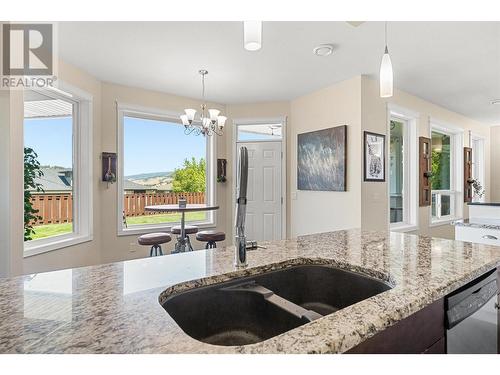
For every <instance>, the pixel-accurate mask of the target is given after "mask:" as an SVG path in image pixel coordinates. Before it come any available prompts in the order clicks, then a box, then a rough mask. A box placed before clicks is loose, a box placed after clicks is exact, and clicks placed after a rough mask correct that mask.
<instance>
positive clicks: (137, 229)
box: [117, 221, 216, 237]
mask: <svg viewBox="0 0 500 375" xmlns="http://www.w3.org/2000/svg"><path fill="white" fill-rule="evenodd" d="M176 225H181V223H168V225H162V224H159V225H137V226H135V225H134V226H132V227H129V228H121V229H119V230H118V234H117V235H118V237H122V236H135V235H140V234H146V233H152V232H156V231H159V232H170V231H171V230H172V227H173V226H176ZM186 225H196V226H197V227H198V228H202V229H214V228H215V227H216V224H215V223H214V222H207V221H204V222H196V221H190V222H187V223H186Z"/></svg>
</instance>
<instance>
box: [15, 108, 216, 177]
mask: <svg viewBox="0 0 500 375" xmlns="http://www.w3.org/2000/svg"><path fill="white" fill-rule="evenodd" d="M205 142H206V139H205V137H203V136H202V135H199V136H196V135H194V134H191V135H185V134H184V127H183V126H181V125H178V124H172V123H167V122H163V121H153V120H143V119H137V118H133V117H125V119H124V147H125V150H124V151H125V152H124V174H125V176H129V175H135V174H142V173H151V172H171V171H173V170H174V169H175V168H179V167H181V166H182V164H183V162H184V159H186V158H191V157H193V156H194V157H195V158H196V159H197V160H199V159H200V158H204V157H205ZM24 144H25V146H27V147H31V148H33V149H34V150H35V152H36V153H37V154H38V161H39V162H40V164H41V165H58V166H61V167H65V168H71V164H72V163H71V160H72V152H71V150H72V125H71V118H69V117H68V118H56V119H51V118H45V119H25V120H24ZM103 151H110V150H103Z"/></svg>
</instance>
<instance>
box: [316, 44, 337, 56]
mask: <svg viewBox="0 0 500 375" xmlns="http://www.w3.org/2000/svg"><path fill="white" fill-rule="evenodd" d="M313 53H314V54H315V55H316V56H328V55H331V54H332V53H333V45H331V44H320V45H319V46H317V47H315V48H314V49H313Z"/></svg>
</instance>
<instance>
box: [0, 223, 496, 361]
mask: <svg viewBox="0 0 500 375" xmlns="http://www.w3.org/2000/svg"><path fill="white" fill-rule="evenodd" d="M262 244H263V245H265V246H266V249H258V250H254V251H249V252H248V254H247V255H248V267H247V268H246V269H236V268H235V266H234V248H233V247H231V246H230V247H227V248H219V249H211V250H200V251H195V252H192V253H183V254H175V255H168V256H163V257H154V258H147V259H138V260H132V261H126V262H117V263H111V264H105V265H98V266H92V267H84V268H75V269H71V270H61V271H55V272H49V273H44V274H37V275H28V276H22V277H14V278H9V279H2V280H0V353H342V352H347V351H349V350H351V349H353V348H355V347H357V346H359V345H360V344H362V343H363V342H365V341H367V340H369V339H371V338H373V337H374V336H375V335H377V334H379V333H381V332H384V331H385V330H387V329H388V327H391V326H394V325H396V324H397V323H399V322H401V321H403V320H404V319H405V318H408V317H411V316H413V315H414V314H415V313H417V312H419V311H422V310H424V309H425V308H426V307H428V306H431V305H432V304H434V303H436V302H437V301H440V300H441V299H443V297H445V296H446V295H447V294H449V293H450V292H452V291H454V290H456V289H458V288H460V287H461V286H463V285H465V284H466V283H468V282H469V281H471V280H474V279H476V278H477V277H479V276H481V275H483V274H484V273H486V272H488V271H490V270H492V269H494V268H495V267H497V266H498V265H499V264H500V250H499V249H498V247H494V246H488V245H481V244H472V243H465V242H459V241H451V240H445V239H436V238H429V237H423V236H415V235H408V234H402V233H392V232H365V231H361V230H358V229H354V230H345V231H337V232H329V233H322V234H314V235H307V236H301V237H298V238H295V239H291V240H283V241H274V242H268V243H262ZM297 264H327V265H331V266H334V267H338V268H342V269H346V270H349V271H353V272H359V273H363V274H365V275H368V276H371V277H374V278H378V279H381V280H383V281H385V282H387V283H390V284H391V285H392V286H393V288H392V289H390V290H388V291H386V292H383V293H380V294H377V295H375V296H373V297H371V298H369V299H366V300H363V301H361V302H359V303H356V304H354V305H351V306H348V307H346V308H344V309H341V310H339V311H337V312H335V313H333V314H330V315H327V316H325V317H323V318H320V319H318V320H315V321H313V322H311V323H308V324H305V325H302V326H300V327H297V328H295V329H293V330H290V331H288V332H285V333H283V334H281V335H278V336H275V337H273V338H271V339H268V340H265V341H263V342H260V343H256V344H251V345H244V346H215V345H210V344H206V343H202V342H200V341H197V340H195V339H193V338H191V337H190V336H188V335H187V334H185V333H184V332H183V331H182V330H181V329H180V328H179V326H178V325H177V324H176V323H175V322H174V320H173V319H172V318H171V317H170V316H169V315H168V314H167V312H166V311H165V310H164V308H163V307H162V306H161V305H160V300H164V299H165V298H168V296H171V295H173V294H175V293H180V292H182V291H185V290H188V289H191V288H197V287H201V286H205V285H210V284H214V283H219V282H224V281H228V280H232V279H234V278H238V277H243V276H248V275H254V274H260V273H262V272H266V271H270V270H275V269H280V268H285V267H290V266H292V265H297ZM331 287H334V286H331Z"/></svg>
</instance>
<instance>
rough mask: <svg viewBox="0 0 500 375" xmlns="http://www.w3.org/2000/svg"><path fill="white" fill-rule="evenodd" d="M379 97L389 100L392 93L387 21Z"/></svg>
mask: <svg viewBox="0 0 500 375" xmlns="http://www.w3.org/2000/svg"><path fill="white" fill-rule="evenodd" d="M379 78H380V97H381V98H390V97H391V96H392V93H393V72H392V62H391V56H390V55H389V49H388V48H387V21H386V22H385V50H384V55H383V56H382V61H381V63H380V77H379Z"/></svg>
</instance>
